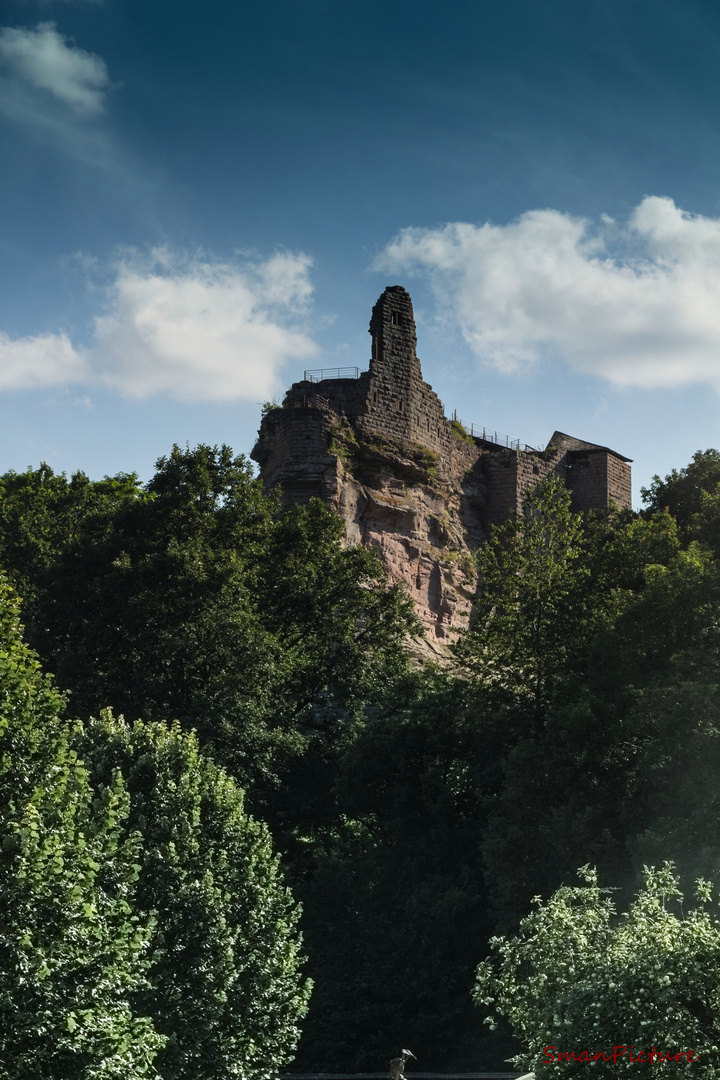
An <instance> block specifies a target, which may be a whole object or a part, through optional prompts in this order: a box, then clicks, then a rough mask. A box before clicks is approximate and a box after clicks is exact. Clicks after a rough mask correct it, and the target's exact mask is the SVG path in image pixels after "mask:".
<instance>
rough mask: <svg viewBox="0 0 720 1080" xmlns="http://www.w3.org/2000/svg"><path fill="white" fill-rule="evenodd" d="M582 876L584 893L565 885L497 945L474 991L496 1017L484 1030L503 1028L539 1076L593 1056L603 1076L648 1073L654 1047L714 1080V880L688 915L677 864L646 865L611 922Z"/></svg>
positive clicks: (521, 1060) (718, 927)
mask: <svg viewBox="0 0 720 1080" xmlns="http://www.w3.org/2000/svg"><path fill="white" fill-rule="evenodd" d="M580 875H581V877H582V878H584V880H585V882H586V884H585V885H584V886H582V887H579V888H570V887H567V886H564V887H562V888H561V889H559V890H558V891H557V892H556V893H555V894H554V895H553V896H552V897H551V898H550V900H549V901H548V902H547V903H546V904H543V903H542V902H541V901H540V899H539V898H536V910H535V911H534V912H533V913H532V914H530V915H529V916H527V917H526V918H525V919H523V921H522V922H521V924H520V930H519V932H518V933H517V934H516V935H515V936H514V937H512V938H504V937H501V938H495V939H493V941H492V946H493V950H494V953H495V956H494V957H492V958H491V959H488V960H486V961H483V963H482V964H480V966H479V968H478V978H477V985H476V990H475V999H476V1002H477V1004H478V1005H481V1006H483V1007H487V1006H491V1007H492V1009H493V1012H492V1013H491V1014H490V1015H489V1016H488V1017H487V1018H486V1023H488V1024H489V1025H490V1026H491V1027H492V1026H494V1025H496V1023H497V1021H498V1017H499V1016H501V1017H506V1018H507V1019H508V1020H509V1022H510V1024H511V1025H512V1028H513V1030H514V1032H515V1034H516V1035H517V1037H518V1038H519V1039H520V1040H521V1042H522V1045H523V1049H522V1052H521V1053H520V1054H519V1055H518V1056H517V1057H516V1058H515V1063H516V1064H517V1065H518V1066H519V1067H521V1068H523V1069H533V1070H534V1071H535V1074H536V1076H537V1077H538V1080H545V1078H548V1077H552V1076H561V1075H562V1076H565V1075H566V1074H567V1072H568V1061H569V1062H571V1063H572V1062H579V1064H580V1067H582V1065H583V1064H584V1063H586V1062H588V1061H589V1060H590V1061H593V1060H595V1061H596V1064H595V1065H594V1066H593V1069H594V1073H595V1075H597V1076H599V1077H608V1078H610V1077H612V1078H615V1077H617V1076H618V1075H626V1074H631V1073H633V1072H634V1070H637V1069H638V1068H640V1071H643V1070H642V1066H643V1065H646V1066H647V1068H648V1070H649V1069H650V1068H652V1059H651V1057H650V1055H651V1053H652V1052H653V1050H655V1051H659V1052H661V1053H662V1055H663V1060H666V1055H671V1056H670V1058H669V1060H671V1061H673V1070H675V1069H679V1070H680V1072H681V1073H688V1074H690V1073H691V1072H692V1074H693V1075H696V1076H699V1077H701V1078H703V1080H705V1078H707V1080H711V1078H712V1080H715V1078H717V1076H718V1067H717V1053H718V1045H719V1044H720V1020H719V1019H718V1012H717V1001H718V994H720V918H719V917H718V915H717V914H716V913H715V912H714V911H713V910H712V909H711V908H710V906H709V905H710V900H711V888H710V886H709V884H708V883H707V882H705V881H702V880H699V881H698V882H697V897H698V900H699V903H700V906H699V907H696V908H694V909H691V910H690V911H688V912H687V913H685V914H684V913H683V909H682V900H683V896H682V893H681V892H680V888H679V882H678V879H677V877H676V876H675V874H674V873H673V871H672V867H671V866H669V865H666V866H665V867H664V868H662V869H660V870H652V869H647V868H646V870H645V873H644V885H643V887H642V888H641V889H640V891H639V892H638V894H637V897H636V899H635V902H634V903H633V904H632V905H631V907H630V909H629V910H628V912H627V913H626V914H625V915H623V916H622V917H621V918H616V916H615V910H614V905H613V904H612V902H611V900H610V898H609V897H608V895H607V890H603V889H600V888H599V887H598V884H597V877H596V874H595V872H594V871H593V870H591V869H590V868H589V867H584V868H583V869H582V870H581V871H580ZM673 908H674V909H675V910H673ZM546 1048H547V1049H546ZM688 1052H691V1054H692V1058H693V1059H695V1058H697V1059H698V1060H692V1061H691V1060H689V1059H688V1056H687V1054H688ZM597 1054H599V1055H600V1056H598V1057H597V1058H596V1057H595V1055H597ZM562 1055H565V1056H564V1057H563V1056H562ZM654 1061H655V1067H657V1061H658V1059H657V1057H655V1059H654ZM570 1068H573V1066H572V1065H571V1066H570ZM578 1071H579V1070H578Z"/></svg>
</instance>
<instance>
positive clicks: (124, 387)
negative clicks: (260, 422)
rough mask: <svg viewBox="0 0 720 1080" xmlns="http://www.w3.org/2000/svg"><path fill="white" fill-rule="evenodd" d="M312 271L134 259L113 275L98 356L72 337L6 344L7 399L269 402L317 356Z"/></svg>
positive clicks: (169, 257)
mask: <svg viewBox="0 0 720 1080" xmlns="http://www.w3.org/2000/svg"><path fill="white" fill-rule="evenodd" d="M310 267H311V260H310V259H309V258H308V256H306V255H303V254H293V253H289V252H282V253H278V254H275V255H273V256H271V257H270V258H268V259H265V260H261V259H254V260H253V259H249V258H246V259H245V260H244V261H243V262H242V263H238V262H233V263H228V262H217V261H212V260H209V259H207V258H203V257H199V256H195V257H187V256H181V255H178V254H177V253H173V252H171V251H169V250H167V249H158V250H156V251H154V252H152V254H151V255H150V257H149V258H142V257H140V256H139V255H137V254H136V253H130V254H128V255H126V256H125V257H124V258H123V259H122V261H121V262H120V263H119V264H118V265H117V266H116V268H115V271H114V276H113V280H112V283H111V285H110V286H109V287H108V289H107V292H106V298H107V299H106V306H105V310H104V311H103V313H102V314H99V315H98V316H97V318H96V319H95V334H94V343H93V344H92V346H90V347H89V348H81V347H77V346H75V345H73V343H72V342H71V340H70V338H69V337H68V336H67V335H66V334H45V335H40V336H38V337H33V338H20V339H18V340H14V341H13V340H10V339H9V338H7V337H4V338H0V371H2V372H3V375H2V376H1V377H0V389H20V388H25V387H39V386H58V385H60V386H66V385H69V384H71V383H83V384H87V385H105V386H109V387H112V388H114V389H117V390H119V391H120V392H122V393H123V394H126V395H128V396H131V397H136V398H146V397H150V396H151V395H155V394H165V395H168V396H171V397H175V398H178V399H180V400H185V401H216V402H222V401H234V400H242V399H246V400H250V401H257V400H258V398H259V397H269V396H270V395H272V394H273V393H274V392H275V391H277V389H278V379H279V373H280V370H281V368H282V367H283V365H284V364H285V363H286V362H287V361H289V360H294V361H304V360H309V359H311V358H312V357H313V356H315V355H316V353H317V348H316V346H315V344H314V342H313V341H312V339H311V338H310V336H309V335H308V334H307V333H306V332H305V330H304V329H303V321H304V317H305V315H306V312H307V310H308V306H309V303H310V300H311V296H312V284H311V281H310Z"/></svg>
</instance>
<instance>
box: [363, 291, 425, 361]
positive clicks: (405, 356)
mask: <svg viewBox="0 0 720 1080" xmlns="http://www.w3.org/2000/svg"><path fill="white" fill-rule="evenodd" d="M370 333H371V335H372V354H371V360H370V376H371V378H372V376H373V375H376V376H380V377H383V376H385V377H394V378H395V380H397V381H399V382H406V381H407V380H408V379H412V378H413V376H414V377H415V378H418V379H420V378H422V375H421V372H420V361H419V360H418V358H417V354H416V349H417V335H416V333H415V318H414V316H413V306H412V300H411V299H410V294H409V293H408V292H406V291H405V289H403V287H402V285H388V287H387V288H386V289H385V292H384V293H383V294H382V295H381V296H380V297H379V298H378V300H377V302H376V304H375V306H374V308H373V310H372V316H371V319H370Z"/></svg>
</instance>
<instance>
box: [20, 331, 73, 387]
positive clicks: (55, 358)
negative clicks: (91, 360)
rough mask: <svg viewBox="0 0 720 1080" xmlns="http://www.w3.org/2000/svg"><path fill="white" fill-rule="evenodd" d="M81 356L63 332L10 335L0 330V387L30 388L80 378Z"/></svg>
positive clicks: (70, 381)
mask: <svg viewBox="0 0 720 1080" xmlns="http://www.w3.org/2000/svg"><path fill="white" fill-rule="evenodd" d="M87 376H88V369H87V367H86V362H85V358H84V356H83V354H82V352H81V351H79V350H78V349H76V348H75V346H74V345H73V344H72V342H71V341H70V338H69V337H68V336H67V335H66V334H38V335H37V336H35V337H24V338H18V339H13V338H10V337H8V335H7V334H3V333H2V332H0V390H31V389H35V388H37V387H42V386H57V385H58V384H67V383H74V382H81V381H83V380H84V379H86V378H87Z"/></svg>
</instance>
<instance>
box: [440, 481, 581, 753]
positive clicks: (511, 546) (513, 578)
mask: <svg viewBox="0 0 720 1080" xmlns="http://www.w3.org/2000/svg"><path fill="white" fill-rule="evenodd" d="M581 536H582V525H581V519H580V516H579V515H575V514H573V513H572V512H571V510H570V492H569V491H568V489H567V488H566V487H565V485H564V484H563V483H562V481H561V480H559V479H558V478H557V477H549V478H548V479H547V480H545V481H543V482H542V483H540V484H538V485H537V486H536V487H535V488H533V489H532V490H531V491H529V492H528V494H527V495H526V496H525V500H524V503H523V510H522V513H521V514H518V515H516V516H515V517H513V518H511V519H510V520H509V521H508V522H506V524H505V525H503V526H500V527H495V528H494V529H493V533H492V536H491V538H490V540H489V542H488V543H487V544H484V545H483V546H482V547H481V548H480V549H479V551H478V567H479V571H480V580H479V588H478V596H477V598H476V604H475V614H474V625H473V628H472V629H471V631H470V632H469V633H468V634H467V635H466V637H465V638H464V639H463V641H462V642H461V645H460V646H459V648H458V655H459V658H460V661H461V664H462V665H463V667H464V668H465V669H466V671H467V672H468V674H469V675H470V677H471V678H472V680H473V681H474V682H475V683H476V685H478V686H481V687H483V688H484V689H486V690H489V691H491V692H493V691H494V692H496V693H497V694H498V695H499V697H501V698H502V699H504V701H505V702H506V704H507V705H509V706H511V707H512V709H513V711H514V713H515V714H516V715H517V716H520V715H524V716H526V717H527V718H528V721H529V724H530V727H531V729H532V731H534V732H535V733H537V732H539V730H540V728H541V726H542V723H543V720H544V715H545V711H546V707H547V704H548V701H549V698H550V696H551V695H552V692H553V686H554V684H555V682H556V681H557V679H558V678H559V677H561V674H562V671H563V666H564V664H565V663H566V660H567V657H568V654H569V652H570V651H571V650H572V648H573V646H574V645H575V646H576V645H577V627H578V619H577V618H576V614H575V611H574V606H573V603H572V601H573V600H576V599H577V595H578V580H579V578H580V577H581V576H582V575H583V574H584V573H585V571H584V569H583V566H582V563H581V561H580V559H579V556H580V554H581V550H582V549H581Z"/></svg>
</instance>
